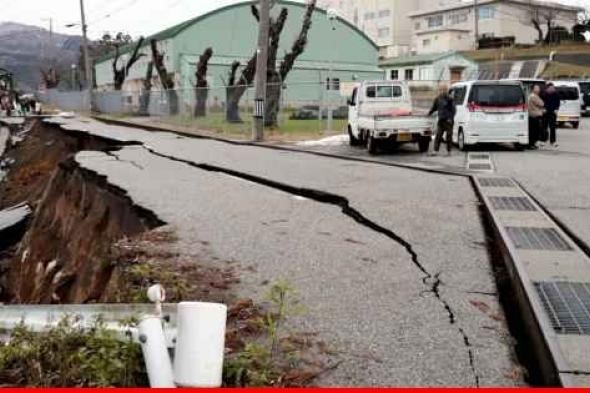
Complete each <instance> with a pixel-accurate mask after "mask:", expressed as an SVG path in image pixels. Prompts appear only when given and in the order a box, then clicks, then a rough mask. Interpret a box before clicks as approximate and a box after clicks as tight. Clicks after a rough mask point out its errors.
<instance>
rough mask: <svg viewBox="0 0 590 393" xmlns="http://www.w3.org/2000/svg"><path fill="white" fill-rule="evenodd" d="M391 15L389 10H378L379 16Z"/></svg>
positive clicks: (386, 16)
mask: <svg viewBox="0 0 590 393" xmlns="http://www.w3.org/2000/svg"><path fill="white" fill-rule="evenodd" d="M390 16H391V10H380V11H379V18H388V17H390Z"/></svg>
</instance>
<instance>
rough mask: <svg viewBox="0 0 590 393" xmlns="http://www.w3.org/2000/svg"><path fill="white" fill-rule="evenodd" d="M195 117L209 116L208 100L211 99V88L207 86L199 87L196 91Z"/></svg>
mask: <svg viewBox="0 0 590 393" xmlns="http://www.w3.org/2000/svg"><path fill="white" fill-rule="evenodd" d="M195 98H196V100H197V103H196V105H195V117H205V116H207V99H208V98H209V88H208V87H207V86H204V87H199V86H198V85H197V89H196V90H195Z"/></svg>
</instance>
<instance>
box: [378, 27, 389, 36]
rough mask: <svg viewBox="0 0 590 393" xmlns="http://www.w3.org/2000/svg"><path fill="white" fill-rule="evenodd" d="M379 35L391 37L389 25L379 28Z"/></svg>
mask: <svg viewBox="0 0 590 393" xmlns="http://www.w3.org/2000/svg"><path fill="white" fill-rule="evenodd" d="M377 36H378V37H379V38H384V37H389V27H383V28H381V29H379V30H377Z"/></svg>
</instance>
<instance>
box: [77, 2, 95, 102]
mask: <svg viewBox="0 0 590 393" xmlns="http://www.w3.org/2000/svg"><path fill="white" fill-rule="evenodd" d="M80 14H81V18H82V48H83V49H82V50H83V53H84V69H85V72H86V89H88V109H92V81H93V78H92V66H91V62H90V54H89V53H88V26H87V25H86V14H85V13H84V0H80Z"/></svg>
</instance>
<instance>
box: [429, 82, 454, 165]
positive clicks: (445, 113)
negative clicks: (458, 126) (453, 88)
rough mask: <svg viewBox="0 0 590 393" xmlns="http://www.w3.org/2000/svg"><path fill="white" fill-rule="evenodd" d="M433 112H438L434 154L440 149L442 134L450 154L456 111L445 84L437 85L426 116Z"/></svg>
mask: <svg viewBox="0 0 590 393" xmlns="http://www.w3.org/2000/svg"><path fill="white" fill-rule="evenodd" d="M434 112H438V122H437V125H438V128H437V131H436V138H435V140H434V155H437V154H438V151H439V150H440V144H441V142H442V138H443V134H447V151H448V153H449V155H451V147H452V144H453V127H454V126H455V114H456V113H457V108H456V107H455V101H454V100H453V97H451V96H450V95H449V89H448V87H447V86H445V85H441V86H440V87H439V94H438V97H436V98H435V99H434V103H433V104H432V108H431V109H430V112H428V116H431V115H432V114H433V113H434Z"/></svg>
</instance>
